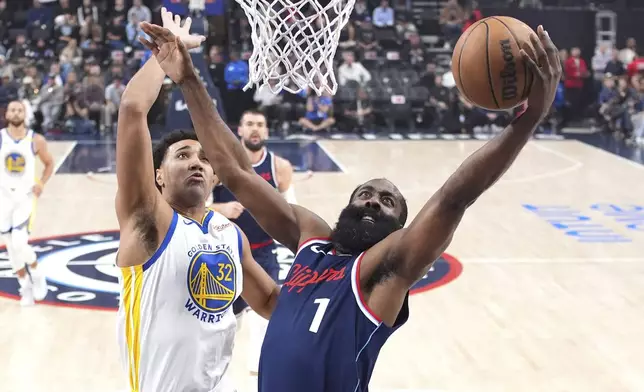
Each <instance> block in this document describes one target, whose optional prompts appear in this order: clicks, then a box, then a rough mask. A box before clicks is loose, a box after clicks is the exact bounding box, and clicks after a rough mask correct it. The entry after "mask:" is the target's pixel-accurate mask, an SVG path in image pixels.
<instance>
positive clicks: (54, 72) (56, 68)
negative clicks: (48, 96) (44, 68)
mask: <svg viewBox="0 0 644 392" xmlns="http://www.w3.org/2000/svg"><path fill="white" fill-rule="evenodd" d="M52 78H53V79H54V84H55V85H56V86H61V87H62V85H63V78H62V76H61V74H60V64H58V63H56V62H53V63H51V64H50V65H49V73H48V74H47V76H46V77H45V78H44V79H43V85H46V84H48V83H49V79H52Z"/></svg>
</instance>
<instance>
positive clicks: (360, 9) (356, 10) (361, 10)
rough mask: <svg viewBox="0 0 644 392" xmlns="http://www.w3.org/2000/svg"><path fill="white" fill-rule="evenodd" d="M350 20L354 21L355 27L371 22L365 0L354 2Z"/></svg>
mask: <svg viewBox="0 0 644 392" xmlns="http://www.w3.org/2000/svg"><path fill="white" fill-rule="evenodd" d="M351 19H352V20H354V21H355V22H356V24H357V25H361V24H362V23H364V22H370V21H371V16H370V15H369V7H368V6H367V2H366V0H356V4H355V6H354V7H353V12H352V13H351Z"/></svg>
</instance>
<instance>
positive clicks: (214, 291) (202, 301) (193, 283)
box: [186, 250, 237, 322]
mask: <svg viewBox="0 0 644 392" xmlns="http://www.w3.org/2000/svg"><path fill="white" fill-rule="evenodd" d="M187 284H188V292H189V293H190V299H191V300H192V303H193V304H194V305H193V304H191V303H190V301H188V303H187V304H186V308H187V309H188V310H189V311H191V312H192V314H193V315H194V316H195V317H197V318H200V319H201V320H202V321H208V322H213V321H214V318H215V317H214V315H212V314H209V313H216V314H221V313H222V312H223V311H224V310H226V309H227V308H228V307H229V306H230V305H231V304H232V303H233V300H234V299H235V293H236V289H237V287H236V286H237V271H236V268H235V263H234V262H233V260H232V258H231V257H230V254H229V253H228V252H225V251H224V250H216V251H214V252H213V251H200V252H197V253H196V254H195V255H194V256H193V258H192V261H191V262H190V267H189V268H188V282H187ZM195 306H196V307H198V308H199V309H200V310H201V312H200V311H199V310H194V309H195Z"/></svg>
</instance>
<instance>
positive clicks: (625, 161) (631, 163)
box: [574, 140, 644, 170]
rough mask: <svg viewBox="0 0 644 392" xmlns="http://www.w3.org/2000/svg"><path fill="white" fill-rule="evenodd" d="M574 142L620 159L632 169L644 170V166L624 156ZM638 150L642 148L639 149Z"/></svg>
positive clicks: (588, 144) (587, 144)
mask: <svg viewBox="0 0 644 392" xmlns="http://www.w3.org/2000/svg"><path fill="white" fill-rule="evenodd" d="M574 141H575V142H577V143H580V144H583V145H584V146H588V147H592V148H594V149H595V150H598V151H601V152H603V153H604V154H608V155H610V156H611V157H613V158H618V159H617V160H618V161H620V162H623V163H626V164H628V165H629V166H631V167H634V168H636V169H639V170H644V165H642V164H640V163H637V162H634V161H632V160H630V159H628V158H626V157H623V156H621V155H617V154H615V153H612V152H610V151H606V150H604V149H603V148H601V147H597V146H593V145H592V144H590V143H585V142H582V141H580V140H574ZM638 148H641V147H638ZM643 155H644V154H643Z"/></svg>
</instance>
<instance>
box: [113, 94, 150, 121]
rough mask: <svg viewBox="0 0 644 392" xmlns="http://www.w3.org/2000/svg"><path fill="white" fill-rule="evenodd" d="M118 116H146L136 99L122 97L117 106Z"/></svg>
mask: <svg viewBox="0 0 644 392" xmlns="http://www.w3.org/2000/svg"><path fill="white" fill-rule="evenodd" d="M119 114H121V115H123V114H127V115H128V116H132V115H147V113H146V110H145V108H144V107H143V105H142V104H141V102H140V101H138V100H136V99H129V98H127V97H123V98H122V99H121V104H120V105H119Z"/></svg>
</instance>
